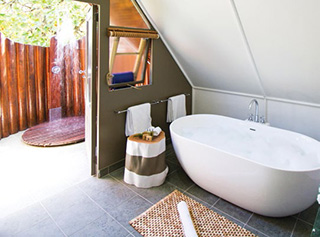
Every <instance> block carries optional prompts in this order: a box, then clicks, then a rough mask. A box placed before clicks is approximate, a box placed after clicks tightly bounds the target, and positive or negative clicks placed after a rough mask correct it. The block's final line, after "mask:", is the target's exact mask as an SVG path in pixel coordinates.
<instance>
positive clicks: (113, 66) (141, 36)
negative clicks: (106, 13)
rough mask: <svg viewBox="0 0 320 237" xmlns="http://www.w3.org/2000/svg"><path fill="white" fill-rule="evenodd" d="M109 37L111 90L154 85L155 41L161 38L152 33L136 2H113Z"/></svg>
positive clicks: (108, 79)
mask: <svg viewBox="0 0 320 237" xmlns="http://www.w3.org/2000/svg"><path fill="white" fill-rule="evenodd" d="M108 36H109V42H110V43H109V47H110V50H109V52H110V54H109V73H108V75H107V82H108V85H109V89H110V90H116V89H122V88H130V87H134V88H137V87H140V86H143V85H150V84H151V82H152V79H151V75H152V73H151V65H152V50H151V48H152V40H153V39H158V38H159V35H158V33H157V32H156V31H154V30H153V29H151V26H150V24H149V23H148V21H147V20H146V18H145V17H144V15H143V14H142V12H141V10H140V9H139V7H138V5H137V4H136V3H135V1H134V0H132V1H131V0H110V27H109V28H108Z"/></svg>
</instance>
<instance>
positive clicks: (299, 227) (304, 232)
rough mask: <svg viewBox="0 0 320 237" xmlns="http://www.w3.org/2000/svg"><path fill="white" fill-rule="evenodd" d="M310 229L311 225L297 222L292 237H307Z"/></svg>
mask: <svg viewBox="0 0 320 237" xmlns="http://www.w3.org/2000/svg"><path fill="white" fill-rule="evenodd" d="M312 227H313V225H310V224H308V223H305V222H302V221H300V220H298V221H297V224H296V227H295V228H294V232H293V235H292V237H309V236H310V234H311V231H312Z"/></svg>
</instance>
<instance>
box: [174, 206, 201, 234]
mask: <svg viewBox="0 0 320 237" xmlns="http://www.w3.org/2000/svg"><path fill="white" fill-rule="evenodd" d="M178 211H179V216H180V220H181V222H182V226H183V231H184V235H185V236H186V237H198V234H197V232H196V230H195V228H194V225H193V222H192V219H191V216H190V212H189V209H188V205H187V203H186V202H184V201H181V202H179V203H178Z"/></svg>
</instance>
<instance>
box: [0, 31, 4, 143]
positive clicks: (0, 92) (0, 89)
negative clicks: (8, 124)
mask: <svg viewBox="0 0 320 237" xmlns="http://www.w3.org/2000/svg"><path fill="white" fill-rule="evenodd" d="M1 38H2V34H1V32H0V56H1V57H2V50H1ZM1 78H3V75H2V70H1V61H0V139H1V138H2V137H3V134H2V96H1V95H2V91H3V89H2V81H1Z"/></svg>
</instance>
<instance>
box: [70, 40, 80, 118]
mask: <svg viewBox="0 0 320 237" xmlns="http://www.w3.org/2000/svg"><path fill="white" fill-rule="evenodd" d="M71 53H72V64H71V66H72V71H71V74H72V82H73V114H74V115H75V116H79V115H81V86H80V74H79V70H80V61H79V41H77V42H76V45H75V46H74V47H72V48H71Z"/></svg>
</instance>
